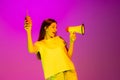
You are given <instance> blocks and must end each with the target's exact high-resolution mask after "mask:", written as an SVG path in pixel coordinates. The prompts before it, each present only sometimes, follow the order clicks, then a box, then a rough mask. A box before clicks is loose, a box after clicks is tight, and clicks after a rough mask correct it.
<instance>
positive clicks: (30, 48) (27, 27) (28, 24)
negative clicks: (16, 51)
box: [24, 16, 35, 53]
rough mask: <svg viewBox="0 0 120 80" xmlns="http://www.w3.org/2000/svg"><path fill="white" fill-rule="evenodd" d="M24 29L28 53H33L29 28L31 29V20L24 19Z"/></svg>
mask: <svg viewBox="0 0 120 80" xmlns="http://www.w3.org/2000/svg"><path fill="white" fill-rule="evenodd" d="M24 28H25V30H26V32H27V47H28V51H29V52H30V53H34V52H35V51H34V47H33V42H32V36H31V28H32V20H31V19H30V17H29V16H27V17H26V18H25V24H24Z"/></svg>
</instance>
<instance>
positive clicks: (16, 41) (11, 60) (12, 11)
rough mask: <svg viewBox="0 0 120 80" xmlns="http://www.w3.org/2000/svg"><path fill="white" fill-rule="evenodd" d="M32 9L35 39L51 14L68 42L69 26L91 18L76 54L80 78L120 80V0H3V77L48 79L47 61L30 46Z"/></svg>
mask: <svg viewBox="0 0 120 80" xmlns="http://www.w3.org/2000/svg"><path fill="white" fill-rule="evenodd" d="M27 10H28V12H29V15H30V16H31V18H32V21H33V26H32V38H33V42H35V41H36V40H37V38H38V34H39V29H40V25H41V22H42V21H43V20H44V19H46V18H53V19H55V20H56V21H57V22H58V35H60V36H62V37H63V38H64V39H65V40H66V42H67V43H69V33H67V32H66V31H65V28H66V27H67V26H74V25H80V24H82V23H84V24H85V35H84V36H82V35H80V34H77V40H76V42H75V47H74V54H73V57H72V60H73V62H74V64H75V67H76V70H77V73H78V78H79V80H120V57H119V56H120V1H119V0H18V1H17V0H0V80H44V74H43V70H42V65H41V61H39V60H38V59H37V58H36V55H32V54H29V53H28V51H27V36H26V31H25V30H24V18H25V15H26V11H27Z"/></svg>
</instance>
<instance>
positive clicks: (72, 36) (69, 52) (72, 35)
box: [68, 33, 76, 58]
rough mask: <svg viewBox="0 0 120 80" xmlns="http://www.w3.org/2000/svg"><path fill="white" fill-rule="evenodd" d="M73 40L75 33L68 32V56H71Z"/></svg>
mask: <svg viewBox="0 0 120 80" xmlns="http://www.w3.org/2000/svg"><path fill="white" fill-rule="evenodd" d="M75 40H76V34H75V33H70V42H69V49H68V55H69V57H70V58H71V57H72V53H73V49H74V42H75Z"/></svg>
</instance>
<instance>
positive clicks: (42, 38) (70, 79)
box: [24, 16, 77, 80]
mask: <svg viewBox="0 0 120 80" xmlns="http://www.w3.org/2000/svg"><path fill="white" fill-rule="evenodd" d="M31 27H32V21H31V19H30V17H29V16H27V17H26V20H25V25H24V28H25V30H26V32H27V39H28V51H29V52H30V53H34V54H37V56H38V57H39V58H40V59H41V62H42V67H43V71H44V76H45V80H77V75H76V71H75V68H74V64H73V63H72V61H71V56H72V52H73V46H74V41H75V40H76V36H75V34H74V33H70V44H69V49H67V47H66V43H65V41H64V40H63V39H62V38H61V37H60V36H57V34H56V33H57V22H56V21H55V20H53V19H46V20H44V21H43V23H42V25H41V29H40V34H39V38H38V41H36V42H35V43H34V44H33V42H32V37H31Z"/></svg>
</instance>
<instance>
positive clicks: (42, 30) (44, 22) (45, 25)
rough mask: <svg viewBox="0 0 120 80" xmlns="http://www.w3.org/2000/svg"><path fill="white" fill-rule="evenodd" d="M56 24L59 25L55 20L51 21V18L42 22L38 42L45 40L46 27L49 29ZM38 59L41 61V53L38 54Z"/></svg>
mask: <svg viewBox="0 0 120 80" xmlns="http://www.w3.org/2000/svg"><path fill="white" fill-rule="evenodd" d="M54 22H55V23H57V22H56V21H55V20H54V19H50V18H48V19H46V20H44V21H43V22H42V25H41V28H40V32H39V37H38V41H41V40H43V39H44V37H45V34H46V31H45V27H46V28H48V26H50V25H51V24H52V23H54ZM37 58H38V59H40V60H41V55H40V52H38V53H37Z"/></svg>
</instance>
